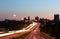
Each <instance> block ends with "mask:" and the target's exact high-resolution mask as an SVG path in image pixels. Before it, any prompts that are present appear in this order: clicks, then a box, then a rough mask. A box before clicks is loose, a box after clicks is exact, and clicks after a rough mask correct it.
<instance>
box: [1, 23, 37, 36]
mask: <svg viewBox="0 0 60 39" xmlns="http://www.w3.org/2000/svg"><path fill="white" fill-rule="evenodd" d="M36 24H37V23H35V22H33V23H32V24H30V25H29V26H28V27H26V28H25V29H22V30H17V31H12V32H9V33H4V34H0V37H3V36H8V35H12V34H15V33H21V32H28V31H29V30H30V29H32V28H33V27H34V26H35V25H36Z"/></svg>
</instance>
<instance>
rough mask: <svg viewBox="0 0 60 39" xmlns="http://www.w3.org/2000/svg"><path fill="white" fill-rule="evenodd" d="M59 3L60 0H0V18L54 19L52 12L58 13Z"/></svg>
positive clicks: (59, 9)
mask: <svg viewBox="0 0 60 39" xmlns="http://www.w3.org/2000/svg"><path fill="white" fill-rule="evenodd" d="M59 4H60V0H4V1H3V0H0V20H2V19H16V20H19V19H22V18H24V17H28V16H30V17H31V18H32V19H34V18H35V17H36V16H38V17H39V18H47V19H54V14H57V13H58V14H60V5H59Z"/></svg>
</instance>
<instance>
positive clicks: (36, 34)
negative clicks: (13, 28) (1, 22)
mask: <svg viewBox="0 0 60 39" xmlns="http://www.w3.org/2000/svg"><path fill="white" fill-rule="evenodd" d="M39 26H40V24H39V23H38V24H36V25H35V28H34V29H33V28H32V29H33V31H32V32H31V33H30V34H28V35H27V36H26V37H25V39H45V38H44V37H43V36H42V35H41V33H40V30H39Z"/></svg>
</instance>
